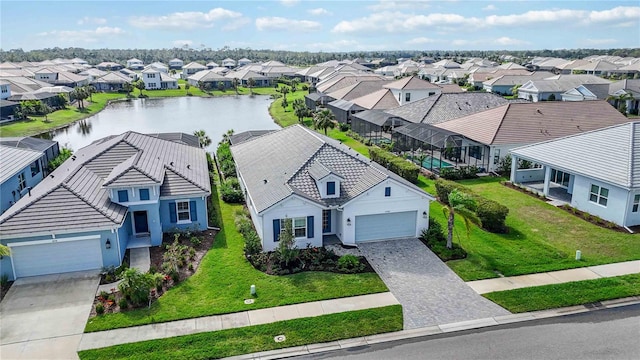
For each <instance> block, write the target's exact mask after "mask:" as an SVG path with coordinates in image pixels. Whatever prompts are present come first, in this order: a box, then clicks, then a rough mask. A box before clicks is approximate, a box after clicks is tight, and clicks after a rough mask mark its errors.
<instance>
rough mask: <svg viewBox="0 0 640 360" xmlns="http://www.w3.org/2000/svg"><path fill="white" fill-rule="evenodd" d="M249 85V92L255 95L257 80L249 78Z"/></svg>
mask: <svg viewBox="0 0 640 360" xmlns="http://www.w3.org/2000/svg"><path fill="white" fill-rule="evenodd" d="M247 86H248V87H249V92H250V93H251V95H253V88H254V87H255V86H256V81H255V80H254V79H253V78H249V79H247Z"/></svg>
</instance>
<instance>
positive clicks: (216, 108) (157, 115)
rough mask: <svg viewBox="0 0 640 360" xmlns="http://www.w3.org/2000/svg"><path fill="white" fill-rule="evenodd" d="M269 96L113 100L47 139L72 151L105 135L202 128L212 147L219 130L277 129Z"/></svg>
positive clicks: (189, 132)
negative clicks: (100, 109) (97, 111)
mask: <svg viewBox="0 0 640 360" xmlns="http://www.w3.org/2000/svg"><path fill="white" fill-rule="evenodd" d="M270 104H271V99H270V97H269V96H254V97H251V96H223V97H213V98H201V97H176V98H165V99H134V100H131V101H122V102H115V103H112V104H110V105H109V106H107V107H106V108H105V109H104V110H102V111H101V112H100V113H98V114H96V115H94V116H91V117H89V118H86V119H84V120H81V121H79V122H76V123H74V124H71V125H69V126H68V127H65V128H63V129H58V130H54V131H51V132H50V133H49V134H48V136H46V135H45V137H47V138H51V139H53V140H56V141H58V142H59V143H60V146H61V147H62V146H66V147H70V148H71V149H73V150H78V149H79V148H81V147H83V146H86V145H89V144H90V143H91V142H93V141H95V140H97V139H101V138H103V137H105V136H108V135H116V134H121V133H123V132H125V131H129V130H131V131H136V132H140V133H162V132H184V133H187V134H193V132H194V131H196V130H200V129H203V130H205V131H206V133H207V135H209V137H210V138H211V140H212V141H213V143H212V145H211V146H210V147H209V150H210V151H213V150H214V149H215V147H216V146H217V144H218V142H219V141H220V140H221V139H222V134H224V133H226V132H227V130H229V129H233V130H234V131H235V132H236V133H240V132H243V131H247V130H260V129H279V128H280V127H279V126H278V125H277V124H276V123H275V122H273V119H272V118H271V116H270V115H269V105H270Z"/></svg>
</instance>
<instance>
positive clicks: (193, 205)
mask: <svg viewBox="0 0 640 360" xmlns="http://www.w3.org/2000/svg"><path fill="white" fill-rule="evenodd" d="M189 211H190V212H191V221H198V206H197V205H196V202H195V201H194V200H191V201H190V202H189Z"/></svg>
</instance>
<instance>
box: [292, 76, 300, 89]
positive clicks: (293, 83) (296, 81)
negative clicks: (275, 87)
mask: <svg viewBox="0 0 640 360" xmlns="http://www.w3.org/2000/svg"><path fill="white" fill-rule="evenodd" d="M298 84H300V79H298V78H293V79H291V91H293V92H296V90H298Z"/></svg>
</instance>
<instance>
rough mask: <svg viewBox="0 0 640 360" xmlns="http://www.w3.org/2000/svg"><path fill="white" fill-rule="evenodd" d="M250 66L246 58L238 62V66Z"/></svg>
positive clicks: (249, 61)
mask: <svg viewBox="0 0 640 360" xmlns="http://www.w3.org/2000/svg"><path fill="white" fill-rule="evenodd" d="M249 64H251V60H249V59H247V58H242V59H240V60H238V66H245V65H249Z"/></svg>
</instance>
